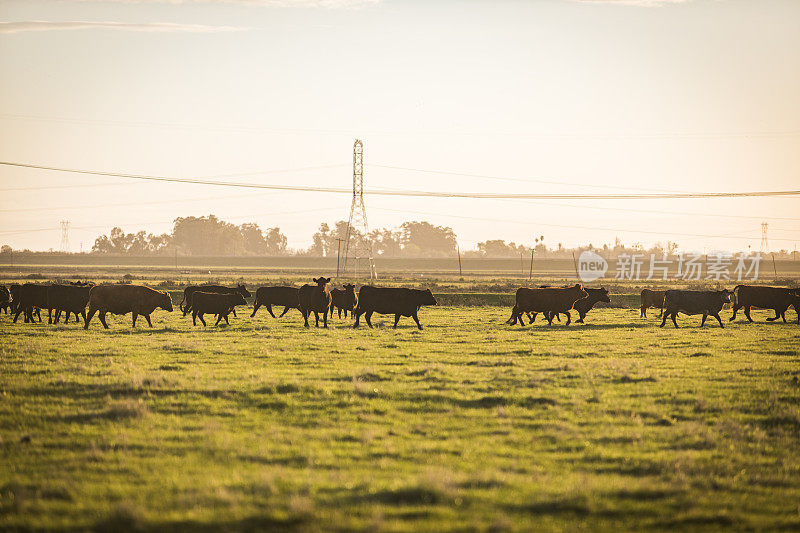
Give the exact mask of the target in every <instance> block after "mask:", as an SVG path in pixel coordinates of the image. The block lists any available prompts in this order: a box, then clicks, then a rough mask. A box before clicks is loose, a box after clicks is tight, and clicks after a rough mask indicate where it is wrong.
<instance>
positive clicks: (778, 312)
mask: <svg viewBox="0 0 800 533" xmlns="http://www.w3.org/2000/svg"><path fill="white" fill-rule="evenodd" d="M773 311H775V316H773V317H768V318H767V322H774V321H776V320H778V319H779V318H780V317H781V313H780V311H778V310H777V309H773Z"/></svg>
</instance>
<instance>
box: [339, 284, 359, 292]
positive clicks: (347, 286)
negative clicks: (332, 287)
mask: <svg viewBox="0 0 800 533" xmlns="http://www.w3.org/2000/svg"><path fill="white" fill-rule="evenodd" d="M342 287H344V292H345V293H347V294H355V293H356V286H355V285H353V284H352V283H345V284H344V285H342Z"/></svg>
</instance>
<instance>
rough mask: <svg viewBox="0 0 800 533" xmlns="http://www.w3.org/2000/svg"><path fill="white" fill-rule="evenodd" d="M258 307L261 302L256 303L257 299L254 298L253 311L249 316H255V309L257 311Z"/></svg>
mask: <svg viewBox="0 0 800 533" xmlns="http://www.w3.org/2000/svg"><path fill="white" fill-rule="evenodd" d="M259 307H261V304H260V303H258V300H256V301H255V303H254V304H253V312H252V314H251V315H250V318H253V317H254V316H256V311H258V308H259Z"/></svg>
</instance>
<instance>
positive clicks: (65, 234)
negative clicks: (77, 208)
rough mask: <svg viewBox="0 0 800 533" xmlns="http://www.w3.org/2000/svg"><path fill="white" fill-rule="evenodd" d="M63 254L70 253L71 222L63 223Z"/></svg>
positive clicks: (64, 221)
mask: <svg viewBox="0 0 800 533" xmlns="http://www.w3.org/2000/svg"><path fill="white" fill-rule="evenodd" d="M60 249H61V251H62V252H69V220H62V221H61V247H60Z"/></svg>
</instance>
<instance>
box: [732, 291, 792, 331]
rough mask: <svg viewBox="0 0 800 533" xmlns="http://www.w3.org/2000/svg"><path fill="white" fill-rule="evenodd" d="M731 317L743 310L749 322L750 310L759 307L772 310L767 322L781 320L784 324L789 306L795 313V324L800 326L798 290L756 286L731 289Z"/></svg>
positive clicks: (733, 317) (750, 320) (750, 319)
mask: <svg viewBox="0 0 800 533" xmlns="http://www.w3.org/2000/svg"><path fill="white" fill-rule="evenodd" d="M732 302H733V316H732V317H731V318H730V319H731V320H734V319H735V318H736V312H737V311H738V310H739V309H741V308H744V316H746V317H747V320H748V321H749V322H752V321H753V319H752V318H750V308H751V307H759V308H761V309H772V310H773V311H775V316H774V317H773V318H767V321H768V322H772V321H774V320H778V319H779V318H782V319H783V321H784V322H786V310H787V309H789V306H792V307H794V312H795V313H797V323H798V324H800V289H787V288H786V287H760V286H757V285H737V286H736V287H734V289H733V299H732Z"/></svg>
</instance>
